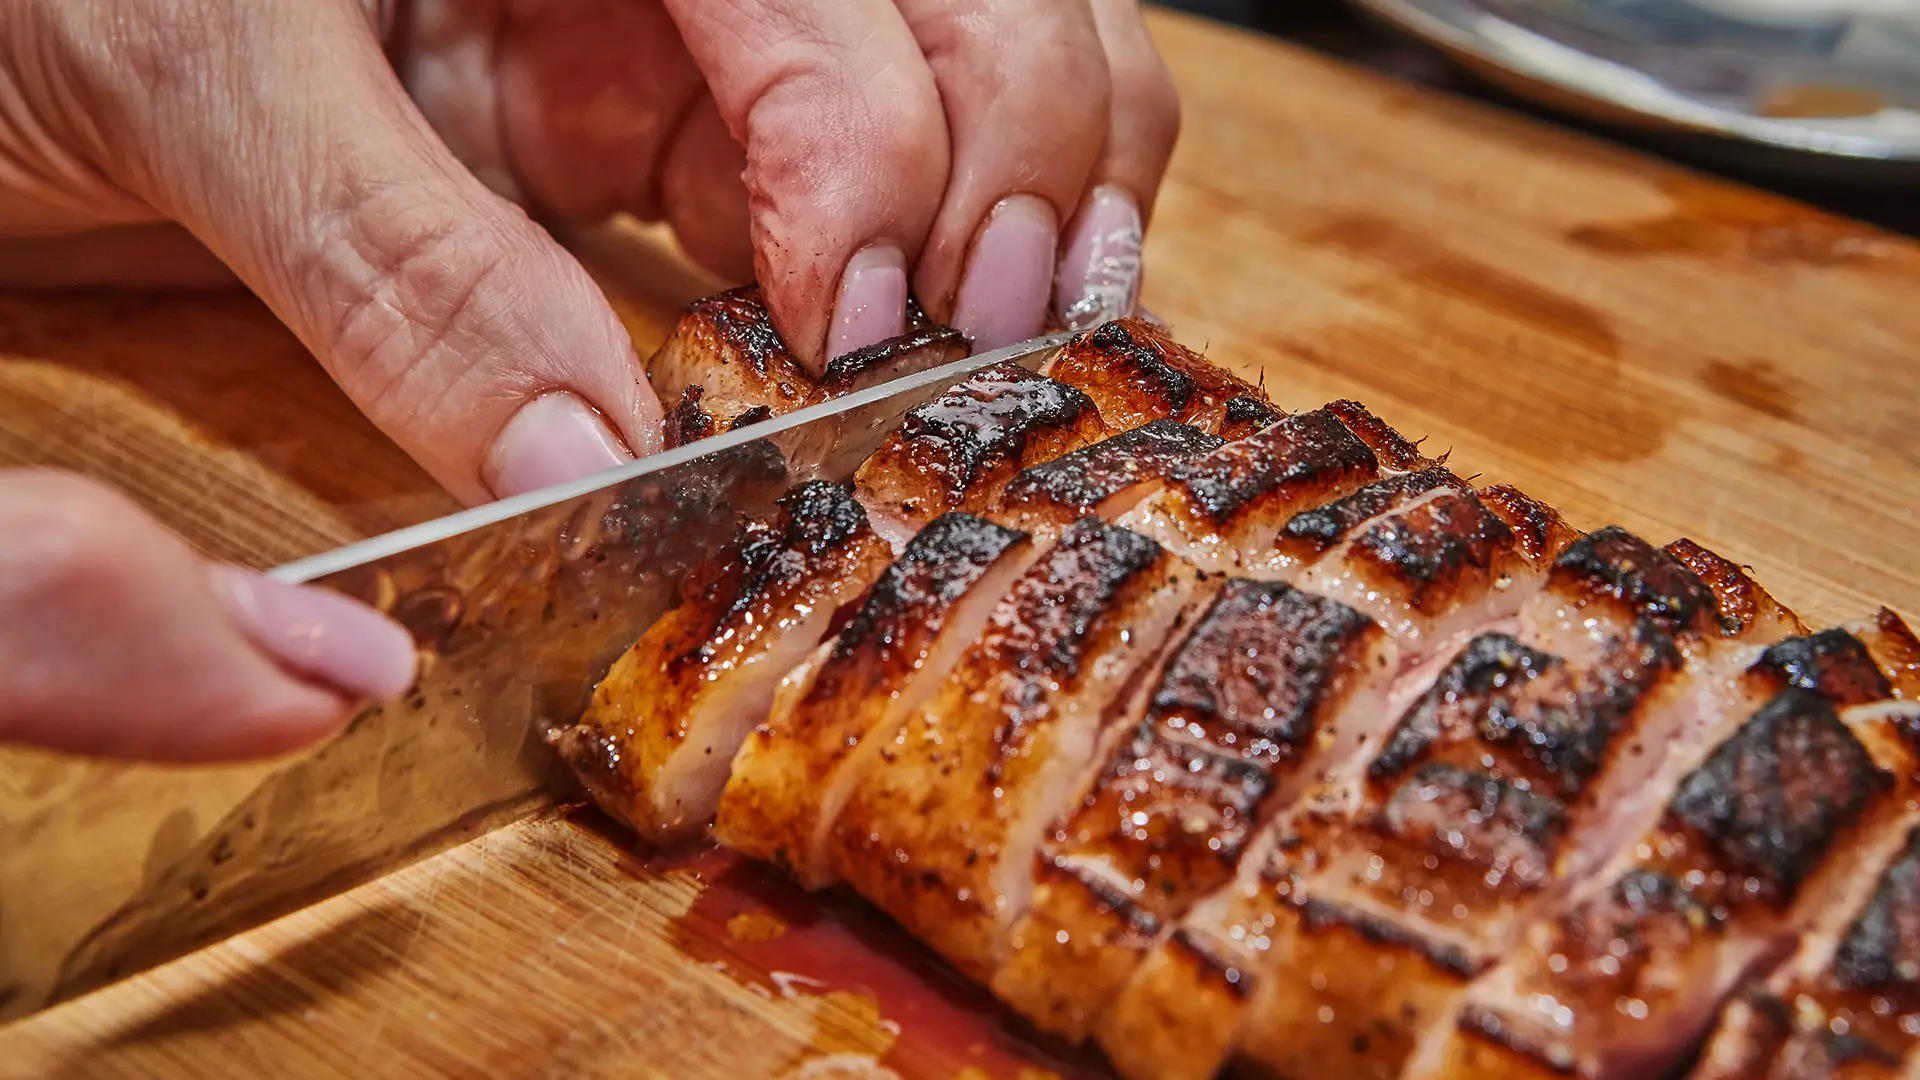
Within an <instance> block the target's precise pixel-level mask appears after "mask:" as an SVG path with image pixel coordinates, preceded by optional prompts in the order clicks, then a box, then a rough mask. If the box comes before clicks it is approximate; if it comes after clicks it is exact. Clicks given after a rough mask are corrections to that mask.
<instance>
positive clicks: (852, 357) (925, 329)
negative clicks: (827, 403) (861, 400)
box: [820, 325, 967, 395]
mask: <svg viewBox="0 0 1920 1080" xmlns="http://www.w3.org/2000/svg"><path fill="white" fill-rule="evenodd" d="M936 345H945V346H949V347H951V348H955V349H965V348H966V347H967V336H966V335H965V334H963V333H961V332H960V331H958V330H955V329H954V328H953V327H951V326H933V325H927V326H918V327H913V328H911V329H909V330H908V331H907V332H906V333H904V334H901V335H899V336H898V337H891V338H888V339H886V340H885V341H881V342H877V343H875V344H872V345H869V346H867V347H866V348H864V349H855V350H854V351H852V352H850V353H843V354H841V355H840V356H836V357H833V358H832V359H830V360H828V361H827V369H826V371H825V372H824V373H823V374H822V375H821V377H820V387H821V389H823V390H825V391H826V392H827V393H828V394H829V395H833V394H838V393H843V392H845V391H846V390H848V389H851V388H852V387H853V385H854V384H855V382H856V380H857V379H858V378H859V376H860V375H862V374H864V373H866V372H867V371H869V370H871V369H873V368H875V367H877V366H879V365H881V364H884V363H886V362H887V361H889V360H892V359H894V358H895V357H898V356H903V355H905V354H907V353H911V352H918V351H919V350H921V349H927V348H932V347H933V346H936Z"/></svg>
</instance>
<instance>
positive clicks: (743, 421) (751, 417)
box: [727, 405, 773, 431]
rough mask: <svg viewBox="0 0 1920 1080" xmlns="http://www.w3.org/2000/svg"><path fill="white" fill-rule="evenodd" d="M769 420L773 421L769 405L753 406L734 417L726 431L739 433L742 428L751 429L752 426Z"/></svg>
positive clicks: (771, 408)
mask: <svg viewBox="0 0 1920 1080" xmlns="http://www.w3.org/2000/svg"><path fill="white" fill-rule="evenodd" d="M771 419H773V407H772V406H771V405H755V406H754V407H753V408H751V409H748V410H747V411H746V412H743V413H741V414H740V415H739V416H736V417H734V418H733V423H731V424H728V425H727V430H728V431H739V430H740V429H741V428H743V427H751V426H752V425H754V424H758V423H762V422H764V421H767V420H771Z"/></svg>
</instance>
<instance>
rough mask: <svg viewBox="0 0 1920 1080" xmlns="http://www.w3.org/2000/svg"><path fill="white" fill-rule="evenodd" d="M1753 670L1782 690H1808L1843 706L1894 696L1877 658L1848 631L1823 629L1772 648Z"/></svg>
mask: <svg viewBox="0 0 1920 1080" xmlns="http://www.w3.org/2000/svg"><path fill="white" fill-rule="evenodd" d="M1749 670H1750V671H1751V672H1753V673H1754V674H1756V675H1759V676H1761V677H1763V678H1766V679H1767V680H1768V681H1770V682H1772V683H1773V684H1774V685H1776V686H1778V687H1781V688H1784V687H1789V686H1791V687H1796V688H1798V689H1801V690H1808V691H1811V692H1813V693H1816V694H1820V695H1821V696H1823V697H1825V698H1827V699H1828V700H1830V701H1832V702H1833V703H1834V704H1835V705H1839V706H1847V705H1863V704H1865V703H1867V702H1869V701H1883V700H1885V699H1887V698H1890V697H1892V696H1893V686H1892V685H1891V684H1890V683H1888V682H1887V677H1886V676H1885V675H1883V674H1881V673H1880V668H1879V666H1878V665H1876V664H1875V663H1874V662H1873V655H1872V654H1871V653H1869V652H1867V647H1866V646H1865V645H1862V644H1861V643H1860V639H1859V638H1856V637H1854V636H1853V635H1852V634H1849V633H1847V632H1846V631H1845V630H1822V631H1820V632H1819V633H1817V634H1810V635H1808V636H1806V637H1797V638H1788V639H1787V640H1785V641H1782V642H1778V643H1776V644H1774V645H1770V646H1768V647H1767V651H1766V652H1764V653H1761V654H1760V659H1759V660H1758V661H1756V662H1755V663H1754V665H1753V667H1752V668H1751V669H1749Z"/></svg>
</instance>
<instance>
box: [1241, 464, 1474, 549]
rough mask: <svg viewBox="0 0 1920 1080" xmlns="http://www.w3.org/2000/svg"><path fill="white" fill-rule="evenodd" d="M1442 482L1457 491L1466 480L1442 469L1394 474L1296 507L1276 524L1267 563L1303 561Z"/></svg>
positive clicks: (1436, 488)
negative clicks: (1308, 506)
mask: <svg viewBox="0 0 1920 1080" xmlns="http://www.w3.org/2000/svg"><path fill="white" fill-rule="evenodd" d="M1443 487H1444V488H1452V489H1454V490H1456V491H1459V490H1465V489H1466V484H1465V483H1464V482H1463V481H1461V479H1460V478H1459V477H1457V476H1455V475H1453V473H1451V472H1449V471H1447V470H1446V469H1444V468H1432V469H1422V470H1421V471H1419V472H1403V473H1395V474H1394V475H1392V476H1389V477H1387V478H1385V479H1384V480H1376V481H1374V482H1373V483H1371V484H1368V485H1367V486H1365V487H1363V488H1361V489H1360V490H1358V491H1356V492H1354V493H1353V494H1351V495H1348V496H1347V497H1346V498H1344V499H1335V500H1334V501H1332V502H1330V503H1328V504H1326V505H1325V506H1316V507H1313V508H1311V509H1307V510H1302V511H1300V512H1299V513H1297V514H1295V515H1293V517H1291V518H1289V519H1287V523H1286V524H1285V525H1283V526H1281V528H1280V538H1279V540H1278V541H1277V542H1276V543H1275V544H1274V556H1273V561H1272V565H1273V566H1274V567H1275V568H1276V569H1280V570H1289V569H1292V568H1295V567H1304V566H1309V565H1311V564H1313V563H1314V562H1317V561H1318V560H1319V559H1321V558H1322V557H1323V556H1325V555H1326V554H1327V553H1328V552H1329V551H1332V550H1333V549H1334V548H1336V547H1338V546H1339V545H1340V544H1341V543H1342V542H1343V541H1345V540H1346V539H1348V538H1349V537H1350V536H1351V535H1353V532H1354V530H1356V529H1358V528H1359V527H1360V526H1362V525H1364V524H1366V523H1367V522H1370V521H1372V520H1374V519H1375V518H1378V517H1380V516H1382V515H1384V514H1390V513H1392V512H1394V511H1395V510H1399V509H1401V508H1403V507H1405V506H1407V505H1408V504H1410V503H1412V502H1414V501H1416V500H1419V499H1420V498H1421V496H1423V495H1426V494H1427V493H1428V492H1431V491H1435V490H1438V489H1440V488H1443Z"/></svg>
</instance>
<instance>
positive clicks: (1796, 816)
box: [1667, 689, 1891, 905]
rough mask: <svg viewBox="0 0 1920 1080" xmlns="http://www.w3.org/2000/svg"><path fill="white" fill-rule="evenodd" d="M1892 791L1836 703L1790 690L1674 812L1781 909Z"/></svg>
mask: <svg viewBox="0 0 1920 1080" xmlns="http://www.w3.org/2000/svg"><path fill="white" fill-rule="evenodd" d="M1890 784H1891V778H1890V777H1889V776H1887V774H1885V773H1883V772H1881V771H1880V770H1879V769H1878V768H1877V767H1875V765H1874V763H1873V759H1872V757H1870V756H1869V755H1868V753H1867V750H1866V748H1865V747H1863V746H1861V745H1860V740H1859V739H1857V738H1855V737H1854V734H1853V732H1851V731H1849V730H1848V729H1847V726H1846V725H1845V724H1843V723H1841V722H1840V717H1839V716H1838V715H1837V714H1836V713H1835V712H1834V708H1833V705H1832V703H1831V702H1829V701H1827V700H1826V699H1825V698H1822V697H1820V696H1818V695H1816V694H1811V693H1808V692H1807V691H1805V690H1798V689H1788V690H1784V691H1781V692H1780V693H1779V694H1778V695H1776V696H1775V697H1774V699H1773V700H1772V701H1769V702H1768V703H1767V704H1766V705H1764V706H1762V707H1761V709H1760V710H1759V711H1758V712H1756V713H1754V715H1753V717H1752V718H1751V719H1749V720H1748V721H1747V722H1746V723H1745V724H1744V725H1742V726H1741V728H1740V730H1739V731H1738V732H1736V733H1735V734H1734V735H1733V736H1732V737H1731V738H1729V739H1728V740H1727V741H1726V742H1724V743H1722V744H1721V745H1720V746H1718V747H1716V748H1715V749H1714V751H1713V753H1712V754H1710V755H1709V756H1708V757H1707V760H1706V762H1705V763H1703V764H1702V765H1701V766H1700V767H1699V768H1697V769H1695V770H1694V771H1693V772H1692V773H1690V774H1688V775H1687V777H1686V778H1685V779H1683V780H1682V781H1681V782H1680V786H1679V788H1678V790H1677V791H1676V792H1675V794H1674V797H1673V801H1672V803H1671V804H1670V805H1669V806H1668V810H1667V813H1668V816H1669V817H1670V819H1671V820H1672V821H1673V822H1674V823H1675V824H1676V825H1677V826H1680V827H1684V828H1686V829H1688V830H1690V831H1691V832H1692V833H1693V834H1694V835H1696V836H1698V837H1699V838H1700V840H1701V841H1702V842H1703V843H1704V844H1706V845H1707V846H1708V847H1709V848H1710V849H1711V850H1712V851H1713V852H1714V853H1716V854H1717V855H1719V857H1720V858H1721V859H1722V860H1724V861H1725V863H1726V865H1727V866H1728V867H1729V868H1730V869H1732V870H1735V871H1738V872H1739V873H1743V874H1748V875H1752V876H1753V877H1754V878H1756V879H1757V880H1758V881H1759V882H1760V884H1761V885H1762V886H1763V888H1764V889H1765V891H1766V895H1767V898H1768V899H1769V900H1771V901H1772V902H1773V903H1776V904H1780V905H1784V904H1786V903H1788V902H1790V901H1791V900H1792V898H1793V895H1794V893H1795V891H1796V890H1798V888H1799V886H1800V882H1801V881H1802V880H1804V879H1805V877H1806V875H1807V874H1808V873H1810V872H1811V871H1812V870H1813V869H1814V868H1815V867H1816V866H1818V865H1819V863H1820V861H1821V859H1822V858H1823V857H1824V856H1825V855H1826V853H1827V851H1828V850H1830V849H1831V848H1832V846H1833V844H1834V842H1835V841H1836V840H1837V839H1838V838H1839V836H1840V833H1841V831H1842V830H1844V829H1845V828H1846V827H1847V826H1849V825H1851V824H1852V823H1853V822H1854V821H1855V820H1856V819H1857V818H1858V817H1859V815H1860V812H1861V811H1862V810H1863V809H1864V808H1865V807H1866V805H1867V802H1868V800H1870V799H1872V798H1873V797H1874V796H1876V795H1878V794H1880V793H1881V792H1882V791H1884V790H1886V789H1887V787H1889V786H1890Z"/></svg>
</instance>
